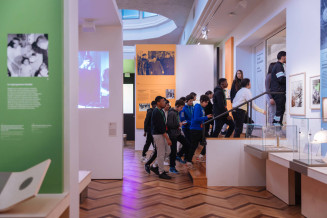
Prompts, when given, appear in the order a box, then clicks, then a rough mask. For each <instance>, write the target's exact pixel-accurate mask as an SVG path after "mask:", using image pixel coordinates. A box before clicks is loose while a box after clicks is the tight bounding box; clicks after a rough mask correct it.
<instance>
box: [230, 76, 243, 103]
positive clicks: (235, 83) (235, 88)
mask: <svg viewBox="0 0 327 218" xmlns="http://www.w3.org/2000/svg"><path fill="white" fill-rule="evenodd" d="M243 76H244V75H243V71H242V70H237V71H236V74H235V78H234V81H233V84H232V89H231V90H230V100H231V102H232V103H233V100H234V98H235V95H236V93H237V92H238V90H240V89H241V88H242V87H241V82H242V80H243Z"/></svg>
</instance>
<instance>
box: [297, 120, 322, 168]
mask: <svg viewBox="0 0 327 218" xmlns="http://www.w3.org/2000/svg"><path fill="white" fill-rule="evenodd" d="M317 123H319V124H320V123H321V118H293V124H296V125H297V126H298V142H299V143H298V148H297V149H296V151H294V152H293V161H294V162H296V163H299V164H302V165H305V166H310V167H326V166H327V160H326V154H323V153H322V150H321V145H322V144H323V143H327V130H321V128H320V125H317Z"/></svg>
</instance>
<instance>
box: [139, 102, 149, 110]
mask: <svg viewBox="0 0 327 218" xmlns="http://www.w3.org/2000/svg"><path fill="white" fill-rule="evenodd" d="M148 109H150V104H148V103H146V104H142V103H141V104H139V111H147V110H148Z"/></svg>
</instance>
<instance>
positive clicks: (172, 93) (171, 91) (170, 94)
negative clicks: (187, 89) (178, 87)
mask: <svg viewBox="0 0 327 218" xmlns="http://www.w3.org/2000/svg"><path fill="white" fill-rule="evenodd" d="M166 98H167V99H174V98H175V89H166Z"/></svg>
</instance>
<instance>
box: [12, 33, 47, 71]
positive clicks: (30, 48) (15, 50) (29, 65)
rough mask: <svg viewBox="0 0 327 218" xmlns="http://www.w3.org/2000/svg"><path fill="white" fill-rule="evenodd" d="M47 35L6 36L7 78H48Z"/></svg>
mask: <svg viewBox="0 0 327 218" xmlns="http://www.w3.org/2000/svg"><path fill="white" fill-rule="evenodd" d="M48 47H49V41H48V34H39V33H32V34H8V45H7V74H8V76H9V77H49V70H48V69H49V68H48V67H49V63H48Z"/></svg>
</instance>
